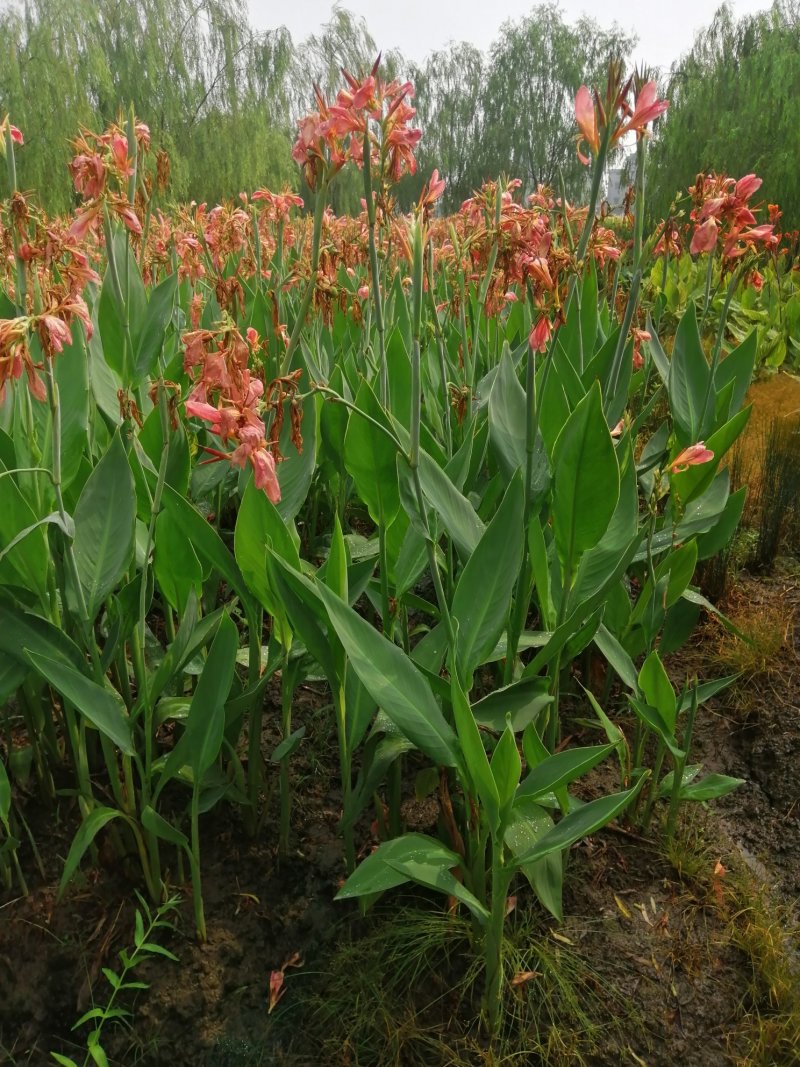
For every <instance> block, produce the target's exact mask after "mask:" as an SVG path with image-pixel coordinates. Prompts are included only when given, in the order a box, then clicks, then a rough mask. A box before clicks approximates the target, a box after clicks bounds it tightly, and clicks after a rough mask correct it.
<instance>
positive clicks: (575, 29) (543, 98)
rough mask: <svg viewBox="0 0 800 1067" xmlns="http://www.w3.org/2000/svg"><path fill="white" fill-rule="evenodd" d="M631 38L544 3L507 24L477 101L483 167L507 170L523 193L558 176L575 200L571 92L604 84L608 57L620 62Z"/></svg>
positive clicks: (580, 177)
mask: <svg viewBox="0 0 800 1067" xmlns="http://www.w3.org/2000/svg"><path fill="white" fill-rule="evenodd" d="M632 46H633V38H631V37H627V36H625V34H623V33H622V31H621V30H620V29H619V28H618V27H616V26H612V27H611V28H610V29H609V30H605V29H602V28H601V27H600V26H599V25H598V24H597V23H596V22H594V21H593V20H591V19H587V18H582V19H580V20H579V21H578V22H577V23H575V24H574V25H570V24H569V23H567V22H565V21H564V20H563V18H562V17H561V15H560V13H559V10H558V7H557V6H556V5H554V4H543V5H541V6H540V7H537V8H534V10H533V11H532V12H531V14H530V15H527V16H525V17H524V18H522V19H520V20H519V21H518V22H506V23H504V24H503V27H502V29H501V33H500V37H499V38H498V40H497V41H496V42H495V43H494V45H493V46H492V49H491V53H490V58H489V64H488V69H487V72H486V80H485V87H484V92H483V97H482V101H481V111H482V116H483V127H484V136H483V138H482V145H481V148H482V151H481V164H482V168H483V170H484V171H485V172H487V173H495V174H497V173H498V172H499V171H501V170H502V171H505V172H506V173H508V174H509V175H512V176H515V177H519V178H521V179H522V180H523V183H524V185H525V186H526V189H527V191H530V190H531V189H532V188H535V186H536V185H538V184H539V183H544V184H547V185H557V184H558V182H559V175H560V174H563V176H564V180H565V182H566V184H567V189H568V191H569V192H570V193H571V195H573V196H574V195H577V194H578V192H579V191H580V190H581V188H582V185H583V182H584V179H585V168H584V167H583V166H582V165H581V164H580V162H579V160H578V159H577V156H576V153H575V112H574V101H575V93H576V91H577V89H578V87H579V86H580V85H582V84H584V83H585V84H588V85H593V84H594V85H600V84H605V80H606V70H607V67H608V62H609V59H610V58H611V57H612V56H618V57H619V58H621V59H625V58H626V57H627V56H628V54H629V52H630V50H631V48H632Z"/></svg>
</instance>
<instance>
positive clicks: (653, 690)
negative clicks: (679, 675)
mask: <svg viewBox="0 0 800 1067" xmlns="http://www.w3.org/2000/svg"><path fill="white" fill-rule="evenodd" d="M639 688H640V689H641V691H642V693H643V694H644V698H645V700H646V701H647V703H648V704H649V705H650V706H651V707H653V708H656V709H657V710H658V712H659V714H660V715H661V717H662V718H663V720H664V722H665V723H666V724H667V727H668V728H669V730H670V732H672V733H674V731H675V716H676V704H675V690H674V689H673V688H672V683H671V682H670V680H669V678H668V677H667V672H666V671H665V670H664V664H663V663H662V662H661V657H660V656H659V654H658V652H656V651H655V650H653V651H652V652H651V653H650V655H649V656H648V657H647V659H646V660H645V661H644V663H643V664H642V667H641V670H640V671H639Z"/></svg>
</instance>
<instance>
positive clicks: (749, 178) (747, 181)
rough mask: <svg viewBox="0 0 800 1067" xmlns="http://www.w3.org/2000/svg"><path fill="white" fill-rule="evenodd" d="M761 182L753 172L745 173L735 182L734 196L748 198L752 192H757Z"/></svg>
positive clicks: (742, 198) (741, 198)
mask: <svg viewBox="0 0 800 1067" xmlns="http://www.w3.org/2000/svg"><path fill="white" fill-rule="evenodd" d="M762 184H763V183H762V180H761V178H757V177H756V176H755V174H745V176H744V177H743V178H740V179H739V180H738V182H737V183H736V196H737V197H738V198H739V199H740V200H749V199H750V197H751V196H752V195H753V193H757V192H758V190H759V189H760V188H761V186H762Z"/></svg>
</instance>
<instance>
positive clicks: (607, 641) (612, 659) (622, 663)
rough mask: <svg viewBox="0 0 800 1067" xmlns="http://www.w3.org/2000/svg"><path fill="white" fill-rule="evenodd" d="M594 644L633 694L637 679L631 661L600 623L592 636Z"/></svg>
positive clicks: (614, 638) (615, 639)
mask: <svg viewBox="0 0 800 1067" xmlns="http://www.w3.org/2000/svg"><path fill="white" fill-rule="evenodd" d="M594 643H595V644H596V645H597V647H598V649H599V650H600V652H601V653H602V654H603V656H605V658H606V660H608V662H609V664H610V665H611V666H612V667H613V668H614V670H615V671H616V672H617V674H618V675H619V677H620V678H621V679H622V681H623V682H624V683H625V685H627V687H628V688H629V689H630V690H632V691H633V692H634V693H635V692H636V689H637V686H638V677H637V674H636V667H635V666H634V663H633V660H632V659H631V657H630V656H629V655H628V653H627V652H626V651H625V649H624V648H623V647H622V645H621V644H620V643H619V641H618V640H617V638H616V637H615V636H614V635H613V634H612V633H611V632H610V631H609V630H607V629H606V627H605V626H604V625H603V624H602V623H600V625H599V626H598V628H597V633H596V634H595V635H594Z"/></svg>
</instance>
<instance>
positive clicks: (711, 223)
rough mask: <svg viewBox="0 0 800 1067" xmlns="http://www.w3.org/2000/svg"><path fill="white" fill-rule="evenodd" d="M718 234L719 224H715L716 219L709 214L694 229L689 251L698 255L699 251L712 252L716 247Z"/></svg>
mask: <svg viewBox="0 0 800 1067" xmlns="http://www.w3.org/2000/svg"><path fill="white" fill-rule="evenodd" d="M718 236H719V226H718V225H717V220H716V219H715V218H714V217H713V216H711V217H710V218H708V219H706V221H705V222H703V223H701V224H700V225H699V226H698V227H697V228H696V230H695V231H694V233H693V235H692V243H691V245H690V246H689V251H690V252H691V253H692V255H693V256H696V255H698V253H700V252H713V251H714V249H715V248H716V247H717V237H718Z"/></svg>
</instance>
